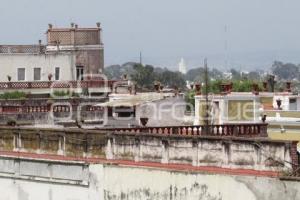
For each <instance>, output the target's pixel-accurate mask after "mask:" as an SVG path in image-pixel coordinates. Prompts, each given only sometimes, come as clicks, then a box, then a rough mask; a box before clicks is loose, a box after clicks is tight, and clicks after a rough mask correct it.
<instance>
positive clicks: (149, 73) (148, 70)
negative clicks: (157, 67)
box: [131, 64, 155, 88]
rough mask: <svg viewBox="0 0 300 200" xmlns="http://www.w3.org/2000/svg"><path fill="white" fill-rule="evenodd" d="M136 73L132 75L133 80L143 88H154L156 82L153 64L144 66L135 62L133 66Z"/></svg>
mask: <svg viewBox="0 0 300 200" xmlns="http://www.w3.org/2000/svg"><path fill="white" fill-rule="evenodd" d="M133 69H134V74H132V75H131V78H132V80H133V81H134V82H135V83H136V84H137V85H138V86H139V87H141V88H152V87H153V82H154V77H155V73H154V67H153V66H151V65H146V66H143V65H141V64H135V65H134V66H133Z"/></svg>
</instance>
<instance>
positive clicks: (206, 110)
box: [204, 58, 209, 134]
mask: <svg viewBox="0 0 300 200" xmlns="http://www.w3.org/2000/svg"><path fill="white" fill-rule="evenodd" d="M204 73H205V74H204V79H205V120H204V122H205V133H206V134H208V131H209V128H208V125H209V121H208V117H209V114H208V111H209V105H208V91H209V90H208V87H209V86H208V67H207V58H205V59H204Z"/></svg>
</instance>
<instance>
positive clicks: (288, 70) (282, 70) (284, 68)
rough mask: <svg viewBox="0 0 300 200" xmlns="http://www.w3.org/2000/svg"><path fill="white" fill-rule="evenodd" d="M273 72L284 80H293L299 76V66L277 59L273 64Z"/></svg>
mask: <svg viewBox="0 0 300 200" xmlns="http://www.w3.org/2000/svg"><path fill="white" fill-rule="evenodd" d="M272 72H273V74H274V75H276V76H277V77H278V78H279V79H283V80H293V79H295V78H299V76H300V73H299V66H296V65H295V64H292V63H286V64H284V63H282V62H279V61H275V62H274V63H273V65H272Z"/></svg>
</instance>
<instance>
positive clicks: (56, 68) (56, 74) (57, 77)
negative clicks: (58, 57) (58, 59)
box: [55, 67, 60, 81]
mask: <svg viewBox="0 0 300 200" xmlns="http://www.w3.org/2000/svg"><path fill="white" fill-rule="evenodd" d="M59 73H60V69H59V67H55V80H56V81H58V80H59V77H60V74H59Z"/></svg>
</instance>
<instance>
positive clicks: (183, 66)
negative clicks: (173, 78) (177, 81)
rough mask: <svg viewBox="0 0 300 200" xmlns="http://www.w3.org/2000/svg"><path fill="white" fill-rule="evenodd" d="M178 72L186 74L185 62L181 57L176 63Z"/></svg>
mask: <svg viewBox="0 0 300 200" xmlns="http://www.w3.org/2000/svg"><path fill="white" fill-rule="evenodd" d="M178 68H179V72H181V73H183V74H186V64H185V62H184V59H183V58H181V60H180V62H179V64H178Z"/></svg>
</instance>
